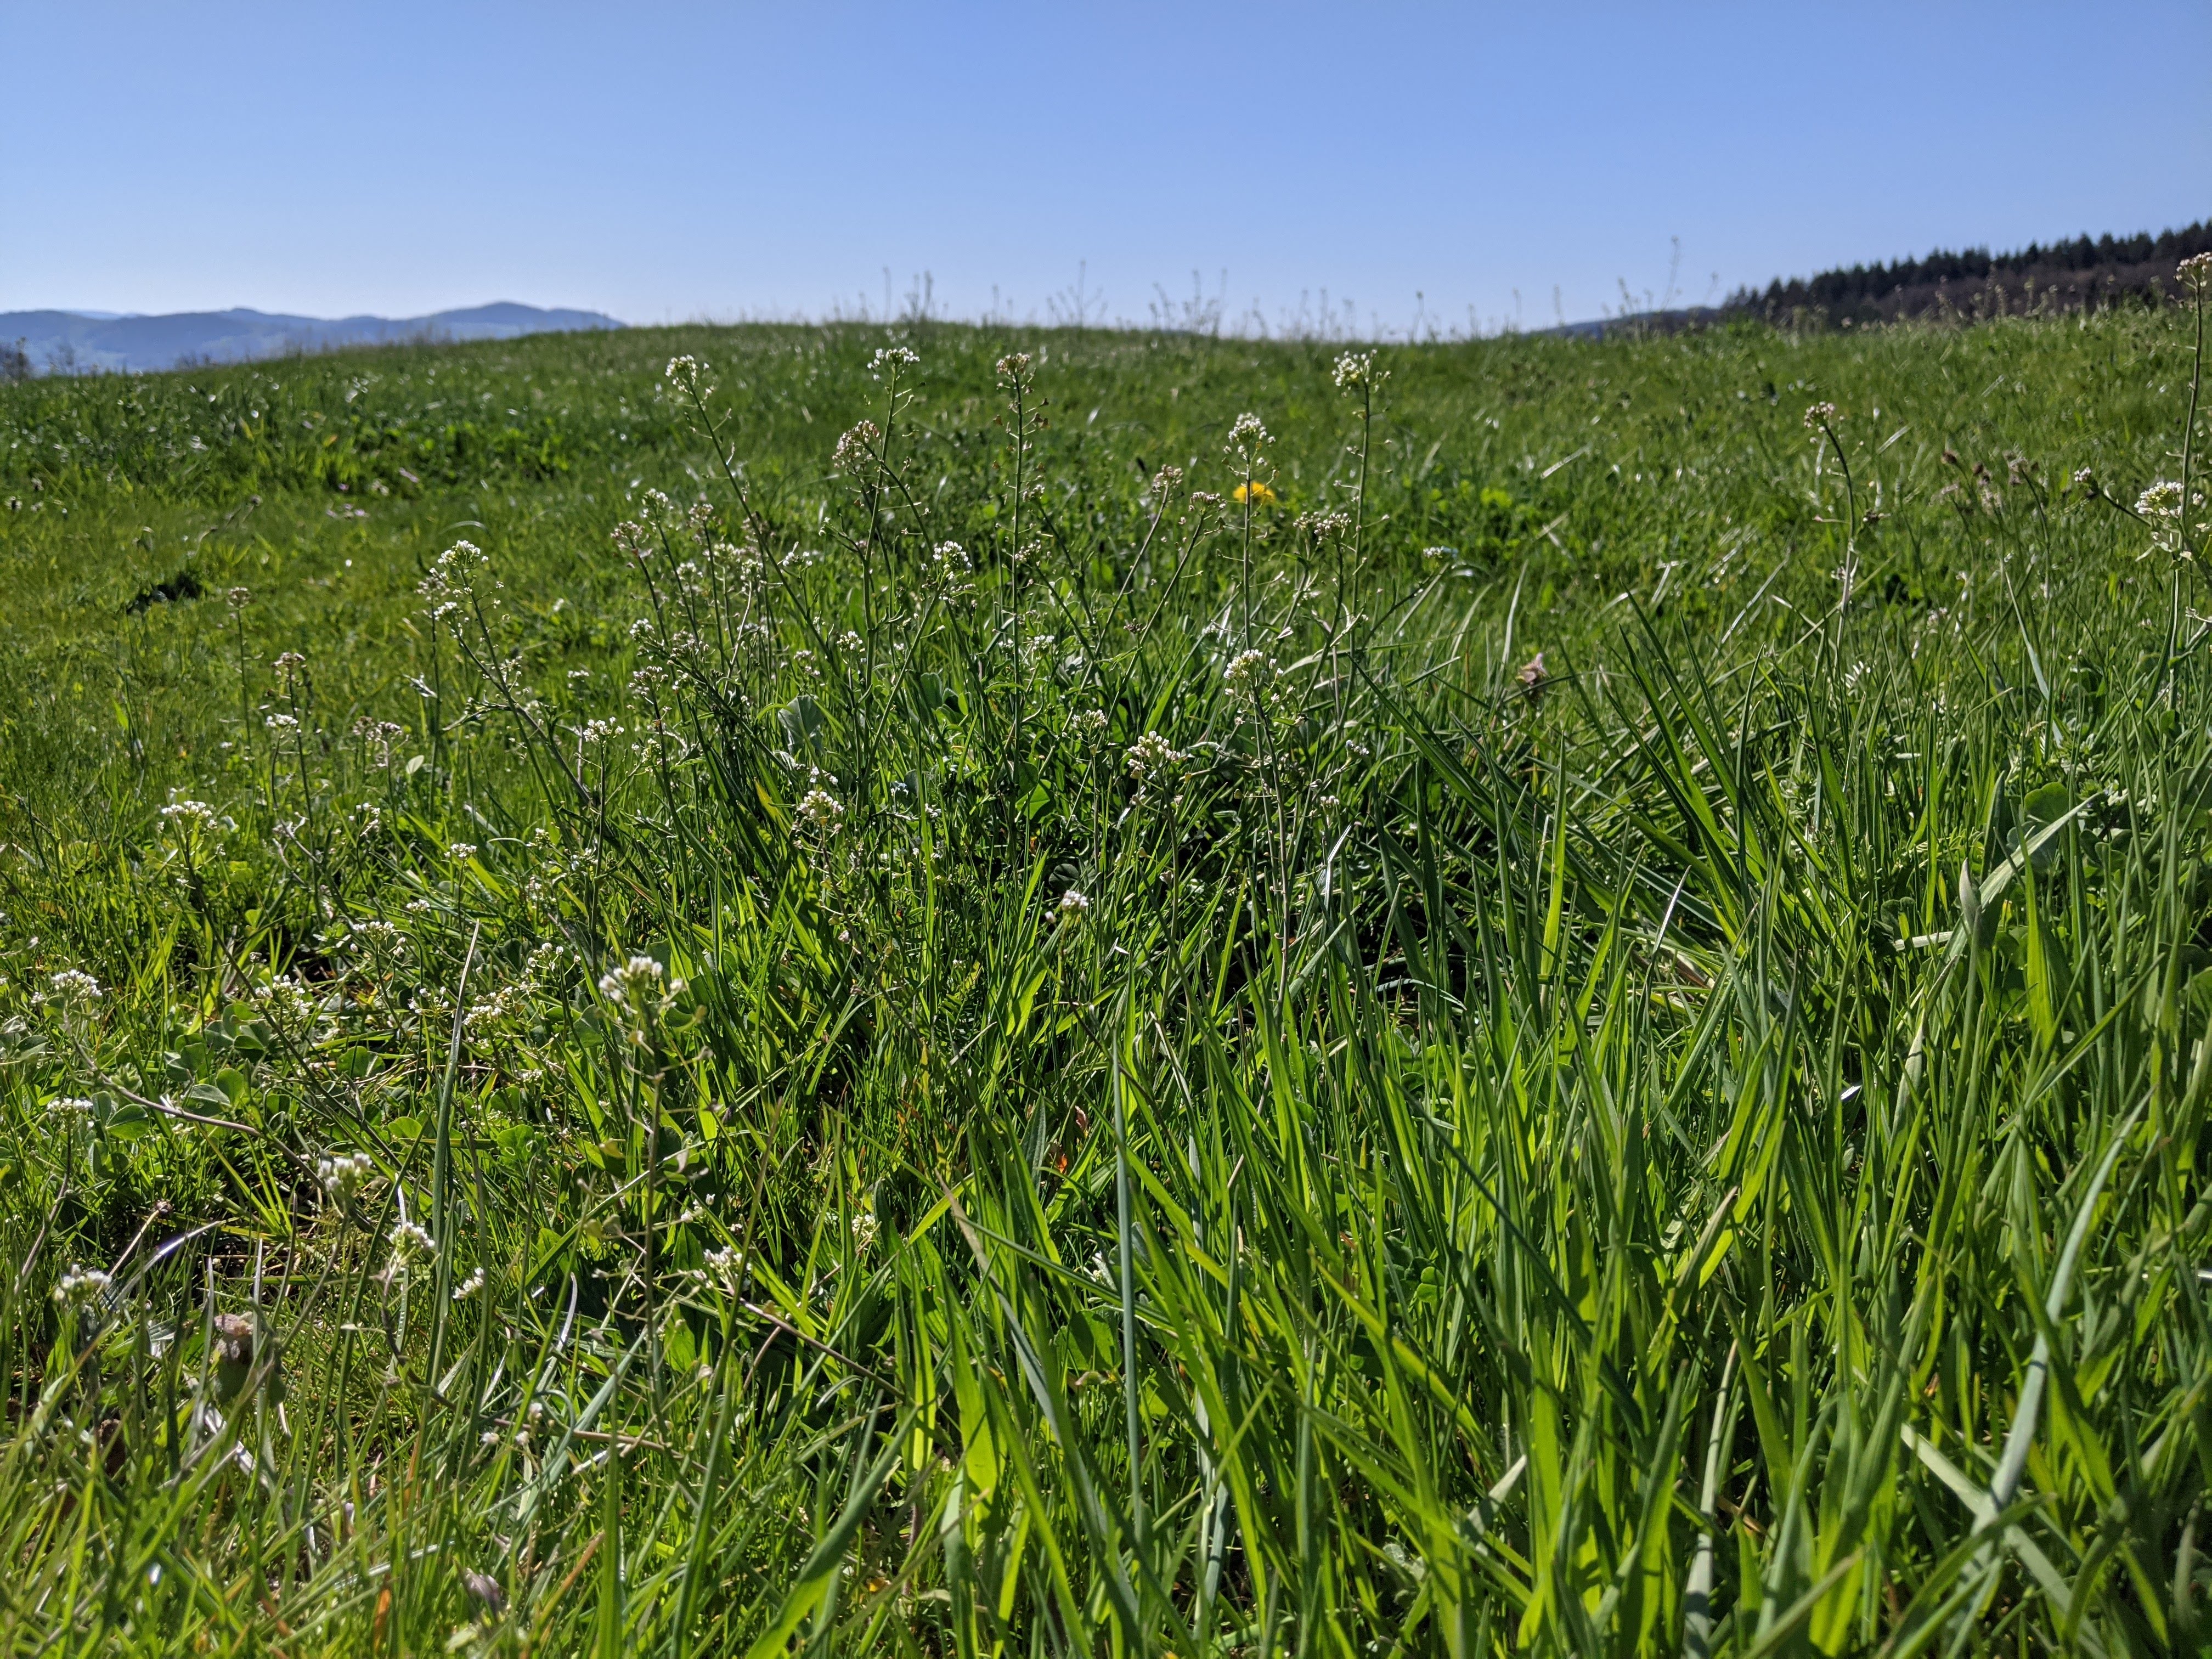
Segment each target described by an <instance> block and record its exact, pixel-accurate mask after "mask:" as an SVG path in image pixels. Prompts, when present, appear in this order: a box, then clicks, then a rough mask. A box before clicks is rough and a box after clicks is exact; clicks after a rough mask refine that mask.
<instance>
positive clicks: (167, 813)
mask: <svg viewBox="0 0 2212 1659" xmlns="http://www.w3.org/2000/svg"><path fill="white" fill-rule="evenodd" d="M222 823H223V820H222V817H220V816H219V815H218V814H217V813H216V810H215V808H214V807H212V806H210V805H208V804H207V803H206V802H205V801H204V800H173V801H171V802H170V803H169V804H168V805H167V806H164V807H163V808H162V809H161V827H162V828H163V829H173V830H175V831H176V832H177V835H178V836H179V838H180V839H189V838H190V837H191V836H195V835H212V834H214V833H215V832H216V830H217V829H221V828H222Z"/></svg>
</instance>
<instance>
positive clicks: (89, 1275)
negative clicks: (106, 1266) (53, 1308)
mask: <svg viewBox="0 0 2212 1659" xmlns="http://www.w3.org/2000/svg"><path fill="white" fill-rule="evenodd" d="M114 1284H115V1281H114V1280H113V1279H111V1278H110V1277H109V1276H108V1275H107V1274H106V1273H102V1272H100V1270H99V1269H98V1268H97V1267H83V1266H81V1265H76V1264H72V1265H71V1266H70V1270H69V1271H68V1272H67V1273H64V1274H63V1275H62V1276H61V1278H60V1279H59V1280H58V1281H57V1282H56V1284H55V1285H54V1300H55V1301H57V1302H58V1303H59V1304H61V1305H62V1306H63V1307H64V1308H67V1309H69V1310H71V1311H75V1310H76V1309H79V1308H83V1307H89V1306H90V1305H91V1304H94V1303H95V1302H98V1301H100V1300H101V1299H102V1298H104V1297H106V1295H107V1293H108V1291H110V1290H111V1289H112V1288H113V1286H114Z"/></svg>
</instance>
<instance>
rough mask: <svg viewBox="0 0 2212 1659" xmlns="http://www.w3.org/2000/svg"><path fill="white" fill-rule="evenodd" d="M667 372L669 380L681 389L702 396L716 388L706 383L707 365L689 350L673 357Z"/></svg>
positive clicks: (669, 361)
mask: <svg viewBox="0 0 2212 1659" xmlns="http://www.w3.org/2000/svg"><path fill="white" fill-rule="evenodd" d="M706 373H707V365H706V364H705V363H702V362H700V361H699V360H698V359H697V358H696V357H694V356H691V354H690V353H689V352H685V353H684V355H683V356H679V357H671V358H670V359H669V360H668V368H667V369H666V370H665V374H666V376H667V378H668V380H670V381H671V382H672V383H673V384H674V385H675V386H678V388H679V389H681V390H683V391H685V392H696V393H697V394H698V395H699V396H700V397H702V398H703V397H705V396H706V395H707V394H708V392H712V391H713V390H714V387H712V386H708V385H706V384H704V376H705V375H706Z"/></svg>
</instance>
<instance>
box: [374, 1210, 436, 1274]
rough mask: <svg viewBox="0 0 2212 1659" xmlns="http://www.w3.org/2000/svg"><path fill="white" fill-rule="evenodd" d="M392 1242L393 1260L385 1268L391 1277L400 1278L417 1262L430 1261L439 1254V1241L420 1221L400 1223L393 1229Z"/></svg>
mask: <svg viewBox="0 0 2212 1659" xmlns="http://www.w3.org/2000/svg"><path fill="white" fill-rule="evenodd" d="M391 1243H392V1260H391V1261H390V1263H389V1264H388V1265H387V1266H386V1267H385V1270H384V1271H385V1275H386V1277H387V1278H389V1279H398V1278H400V1277H401V1276H403V1275H404V1274H405V1273H408V1272H409V1271H410V1269H412V1268H413V1267H415V1266H416V1263H417V1262H422V1261H428V1260H429V1259H430V1258H431V1257H433V1256H435V1255H437V1254H438V1241H437V1240H436V1239H435V1238H433V1237H430V1233H429V1230H428V1228H426V1227H424V1226H422V1225H421V1224H420V1223H419V1222H414V1221H402V1222H399V1223H398V1224H397V1225H394V1226H393V1228H392V1233H391Z"/></svg>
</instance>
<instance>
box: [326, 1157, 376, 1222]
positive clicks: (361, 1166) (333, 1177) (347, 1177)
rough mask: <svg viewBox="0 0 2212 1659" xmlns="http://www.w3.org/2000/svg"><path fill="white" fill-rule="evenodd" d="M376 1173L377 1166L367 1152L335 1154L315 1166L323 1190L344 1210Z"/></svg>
mask: <svg viewBox="0 0 2212 1659" xmlns="http://www.w3.org/2000/svg"><path fill="white" fill-rule="evenodd" d="M375 1173H376V1165H375V1164H374V1161H373V1160H372V1159H371V1158H369V1155H368V1153H367V1152H333V1153H332V1154H331V1156H330V1157H328V1158H319V1159H318V1160H317V1161H316V1164H315V1174H316V1176H317V1177H318V1178H319V1180H320V1181H321V1182H322V1183H323V1190H324V1191H325V1193H328V1194H330V1196H331V1201H332V1202H333V1203H335V1204H337V1205H338V1206H340V1207H342V1208H343V1207H344V1206H348V1205H350V1204H351V1203H352V1202H353V1198H354V1194H356V1193H357V1192H359V1191H360V1190H361V1188H362V1183H363V1182H366V1181H367V1180H368V1178H369V1176H372V1175H374V1174H375Z"/></svg>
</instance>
